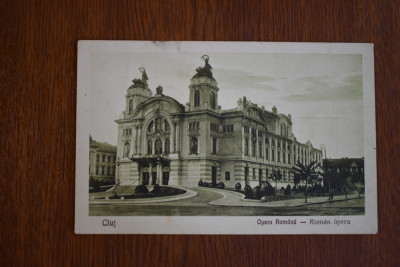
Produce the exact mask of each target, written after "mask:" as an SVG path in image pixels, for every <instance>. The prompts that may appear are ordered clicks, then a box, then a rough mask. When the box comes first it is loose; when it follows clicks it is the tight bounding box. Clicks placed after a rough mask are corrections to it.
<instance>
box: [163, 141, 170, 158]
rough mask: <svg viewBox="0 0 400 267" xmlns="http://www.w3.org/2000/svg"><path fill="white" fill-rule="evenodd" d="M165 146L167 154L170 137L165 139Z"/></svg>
mask: <svg viewBox="0 0 400 267" xmlns="http://www.w3.org/2000/svg"><path fill="white" fill-rule="evenodd" d="M164 146H165V148H164V151H165V154H169V139H166V140H165V142H164Z"/></svg>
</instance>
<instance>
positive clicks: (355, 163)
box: [324, 158, 364, 169]
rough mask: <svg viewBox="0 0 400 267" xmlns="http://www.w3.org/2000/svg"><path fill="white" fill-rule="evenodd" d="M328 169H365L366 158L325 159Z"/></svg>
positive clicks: (325, 165)
mask: <svg viewBox="0 0 400 267" xmlns="http://www.w3.org/2000/svg"><path fill="white" fill-rule="evenodd" d="M324 167H326V168H335V169H336V168H357V167H358V168H363V167H364V158H341V159H324Z"/></svg>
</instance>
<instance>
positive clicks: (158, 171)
mask: <svg viewBox="0 0 400 267" xmlns="http://www.w3.org/2000/svg"><path fill="white" fill-rule="evenodd" d="M160 178H161V164H160V162H157V178H156V184H158V185H159V184H160Z"/></svg>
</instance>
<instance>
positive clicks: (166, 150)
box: [116, 56, 323, 187]
mask: <svg viewBox="0 0 400 267" xmlns="http://www.w3.org/2000/svg"><path fill="white" fill-rule="evenodd" d="M203 59H204V60H205V66H204V67H199V68H197V69H196V74H195V75H194V76H193V77H192V78H191V80H190V84H189V92H190V96H189V102H188V103H187V104H186V105H182V104H181V103H179V102H177V101H176V100H175V99H173V98H171V97H169V96H167V95H164V94H163V89H162V87H160V86H159V87H158V88H157V89H156V94H154V95H153V93H152V91H151V90H150V89H149V87H148V84H147V75H146V72H145V70H144V69H140V70H141V71H142V79H134V80H133V84H132V86H130V87H129V88H128V90H127V94H126V96H125V97H126V106H125V110H124V111H123V112H122V114H121V116H120V118H119V119H118V120H116V122H117V124H118V145H117V181H119V182H121V183H124V182H126V183H131V184H154V183H158V184H163V185H166V184H170V185H180V186H189V187H190V186H197V183H198V181H199V180H200V179H201V180H203V181H209V182H214V183H215V182H221V181H222V182H224V183H225V185H227V186H234V185H235V184H236V183H241V184H242V186H244V185H245V184H249V185H251V186H255V185H259V184H262V183H265V182H266V181H268V179H269V178H270V176H271V174H272V172H273V171H277V170H279V172H280V173H281V176H282V179H281V180H280V182H279V183H278V186H286V185H287V184H293V174H292V173H291V172H290V169H291V168H292V166H293V164H294V163H295V162H297V161H300V162H302V163H303V164H309V163H310V162H312V161H317V162H318V163H320V164H321V165H322V164H323V163H322V152H321V150H320V149H317V148H314V147H313V145H312V144H311V142H310V141H308V142H307V143H305V144H303V143H300V142H298V141H297V140H296V137H295V136H294V134H293V132H292V119H291V116H290V114H289V115H284V114H279V113H278V111H277V108H276V107H273V108H272V111H267V110H266V109H265V108H264V107H259V106H258V105H257V104H254V103H252V102H251V101H249V100H247V99H246V97H243V98H240V99H239V100H237V106H236V108H234V109H229V110H222V109H221V106H219V105H218V92H219V90H220V89H219V87H218V83H217V81H216V80H215V78H214V77H213V74H212V68H211V66H210V64H209V63H208V61H209V59H208V56H203Z"/></svg>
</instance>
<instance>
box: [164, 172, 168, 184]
mask: <svg viewBox="0 0 400 267" xmlns="http://www.w3.org/2000/svg"><path fill="white" fill-rule="evenodd" d="M168 181H169V172H163V177H162V184H163V185H168Z"/></svg>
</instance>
